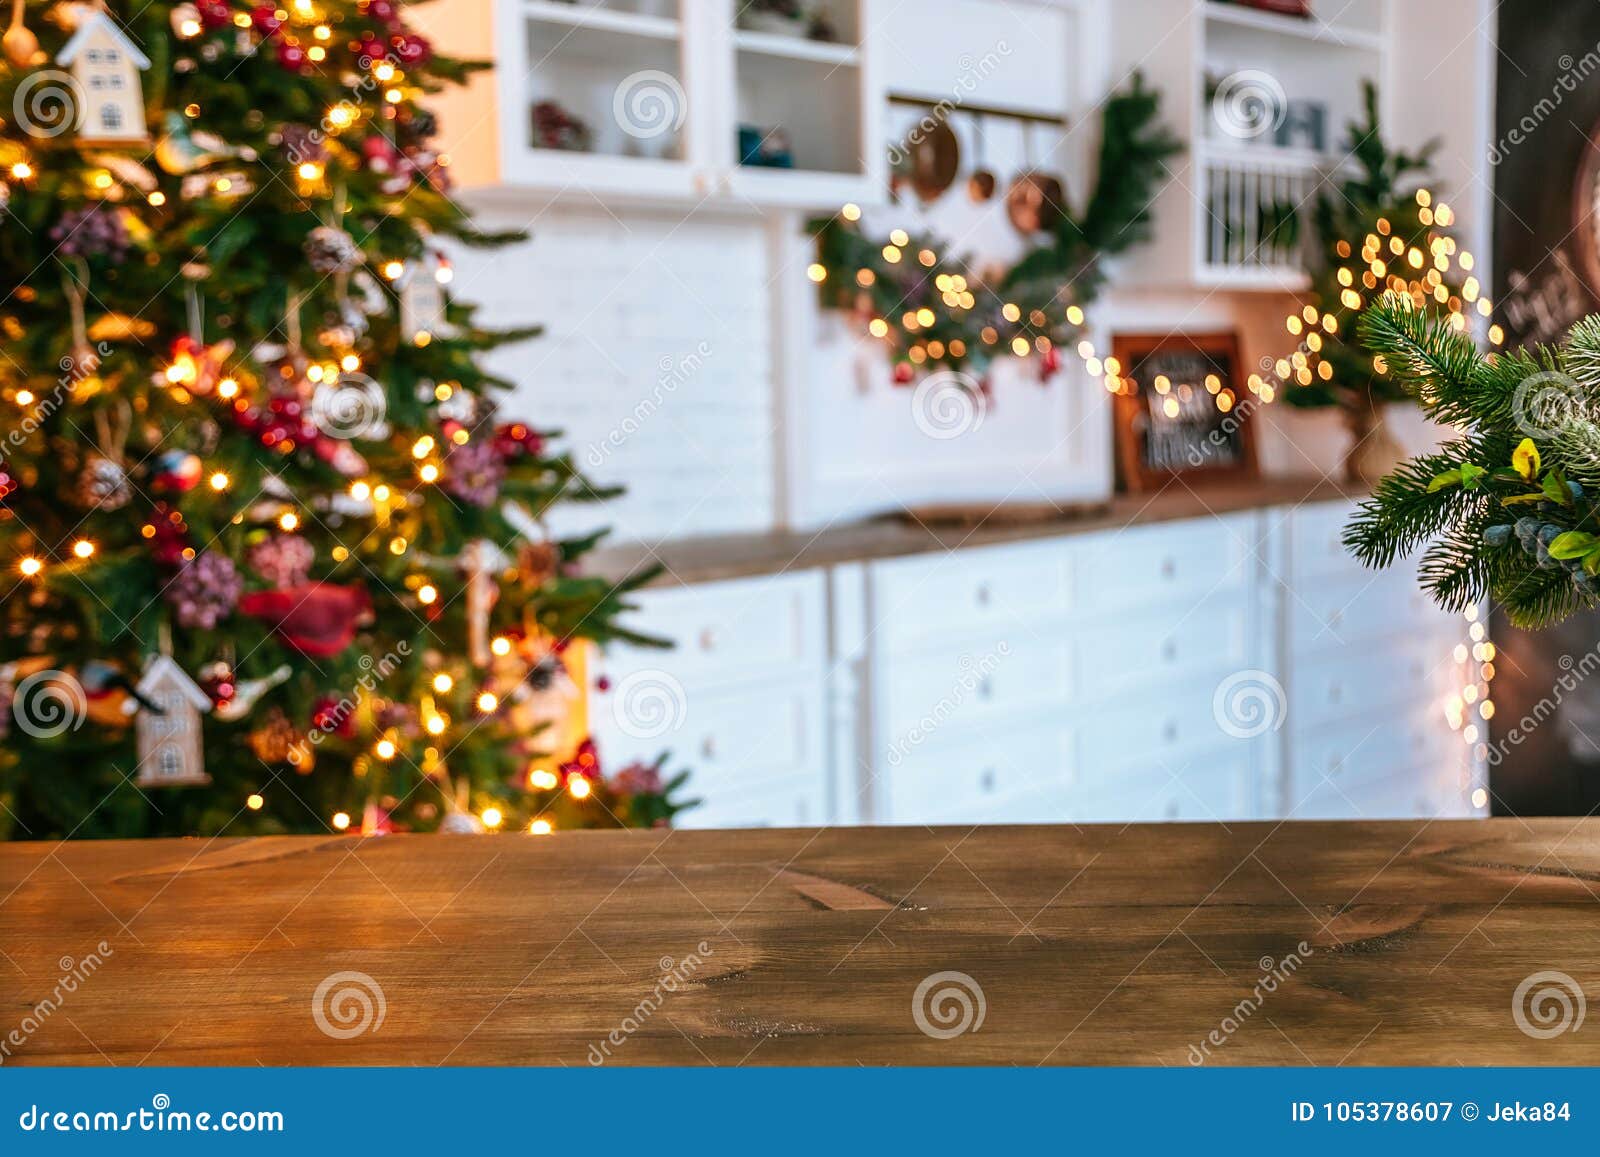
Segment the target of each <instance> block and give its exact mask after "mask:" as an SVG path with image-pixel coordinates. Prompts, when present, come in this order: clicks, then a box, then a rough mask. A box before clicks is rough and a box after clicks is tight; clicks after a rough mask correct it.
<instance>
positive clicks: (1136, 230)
mask: <svg viewBox="0 0 1600 1157" xmlns="http://www.w3.org/2000/svg"><path fill="white" fill-rule="evenodd" d="M1160 101H1161V98H1160V94H1159V93H1156V92H1154V91H1152V90H1150V89H1147V88H1145V86H1144V81H1143V78H1142V77H1141V76H1140V75H1139V74H1138V73H1135V74H1134V75H1133V78H1132V81H1131V82H1130V84H1129V85H1128V86H1127V87H1126V88H1125V89H1122V90H1120V91H1118V92H1116V93H1114V94H1112V96H1111V97H1110V98H1109V99H1108V100H1107V101H1106V103H1105V107H1104V109H1103V111H1102V113H1101V141H1100V156H1099V168H1098V172H1097V175H1096V179H1095V187H1094V191H1093V192H1092V193H1091V195H1090V197H1089V200H1088V203H1087V205H1086V206H1085V207H1084V210H1083V213H1082V214H1081V215H1076V216H1075V215H1074V214H1073V213H1072V212H1071V210H1070V208H1068V207H1066V206H1061V207H1060V210H1061V211H1060V213H1059V220H1058V222H1057V224H1056V226H1055V227H1054V229H1052V230H1051V231H1050V232H1049V233H1047V234H1045V235H1044V236H1043V238H1042V240H1041V242H1040V243H1039V244H1038V245H1036V246H1035V247H1033V248H1031V249H1030V250H1029V251H1028V252H1027V253H1026V254H1025V255H1024V256H1023V257H1022V258H1021V259H1020V260H1019V261H1018V262H1017V263H1016V264H1015V265H1013V266H1012V267H1011V268H1010V269H1008V270H1005V271H1004V272H1003V273H1001V274H1000V275H999V276H997V277H996V276H993V275H990V276H988V277H985V276H984V275H983V274H981V273H980V272H978V270H977V269H976V268H975V267H974V265H973V264H972V263H971V262H970V261H968V260H966V259H956V260H946V261H941V259H940V257H939V253H940V250H941V248H942V247H943V246H942V243H941V242H940V241H939V239H937V238H935V237H932V236H930V235H918V236H912V235H910V234H907V233H906V232H905V231H903V230H899V229H897V230H895V231H893V232H892V233H890V234H889V236H888V237H882V238H873V237H868V236H866V235H865V234H863V232H862V231H861V228H860V220H861V211H860V209H859V208H857V207H856V206H853V205H847V206H845V207H844V208H843V209H842V210H840V212H839V213H837V214H835V215H833V216H831V217H824V218H818V219H816V220H814V221H812V222H811V224H810V226H809V227H810V230H811V232H812V233H813V234H814V235H815V236H816V239H817V259H816V263H815V264H814V265H813V266H812V267H811V271H810V273H811V278H812V280H813V281H815V282H817V283H818V288H819V291H820V293H821V299H822V304H823V306H824V308H833V309H847V310H853V311H855V312H857V313H859V314H861V315H863V316H864V317H865V319H866V325H867V332H868V333H869V334H870V335H871V336H873V337H875V338H879V339H882V340H884V341H885V342H886V343H887V344H888V345H889V347H890V348H891V349H892V350H893V351H894V356H895V380H896V381H897V382H900V383H902V384H904V383H907V382H909V381H911V380H912V379H913V378H914V377H915V376H916V374H917V373H918V372H924V371H929V370H933V369H936V368H940V367H942V368H945V369H948V370H957V371H965V372H967V373H969V374H972V375H974V376H975V377H977V378H978V379H979V380H980V381H982V380H984V379H985V376H986V371H987V367H988V365H989V363H990V361H992V360H993V358H994V357H995V356H997V355H1001V356H1003V355H1012V356H1018V357H1026V356H1030V355H1032V354H1035V353H1037V354H1039V355H1040V371H1041V378H1047V377H1048V376H1049V375H1050V374H1051V373H1053V372H1054V370H1055V369H1056V368H1057V367H1058V366H1059V364H1060V355H1059V353H1058V352H1057V351H1058V349H1059V347H1060V346H1062V345H1064V344H1069V343H1071V342H1073V341H1075V340H1076V339H1077V337H1078V335H1079V333H1080V331H1081V330H1082V328H1083V323H1084V307H1085V306H1087V305H1088V304H1089V303H1090V302H1092V301H1093V300H1094V299H1095V297H1096V296H1097V295H1098V294H1099V292H1100V290H1101V288H1102V287H1103V286H1104V284H1105V280H1106V271H1105V262H1106V259H1107V258H1110V257H1114V256H1116V255H1117V254H1119V253H1123V252H1125V251H1127V250H1128V249H1130V248H1132V247H1133V246H1134V245H1136V244H1138V243H1139V242H1141V241H1144V240H1146V239H1148V237H1149V234H1150V202H1151V200H1152V198H1153V197H1154V195H1155V190H1156V186H1157V184H1158V182H1159V181H1160V180H1161V178H1162V176H1163V175H1164V173H1165V171H1166V163H1167V161H1168V159H1169V158H1171V157H1172V156H1174V155H1176V154H1177V153H1179V152H1181V151H1182V148H1183V146H1182V145H1181V144H1179V142H1178V140H1177V138H1176V137H1174V136H1173V135H1172V133H1171V132H1170V131H1169V130H1168V129H1167V128H1166V127H1165V126H1164V125H1162V124H1161V123H1159V121H1158V120H1157V116H1158V113H1159V111H1160Z"/></svg>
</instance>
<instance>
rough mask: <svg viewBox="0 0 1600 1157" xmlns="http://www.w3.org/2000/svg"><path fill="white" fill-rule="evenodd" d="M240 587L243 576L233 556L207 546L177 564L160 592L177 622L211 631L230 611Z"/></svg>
mask: <svg viewBox="0 0 1600 1157" xmlns="http://www.w3.org/2000/svg"><path fill="white" fill-rule="evenodd" d="M243 589H244V580H243V579H241V578H240V577H239V572H238V570H237V569H236V568H235V567H234V565H233V560H232V559H231V558H229V557H228V556H227V555H225V554H220V553H218V552H216V551H209V550H208V551H205V552H203V553H201V554H198V555H196V556H195V557H194V558H193V559H191V560H189V561H188V562H186V563H184V564H183V566H181V567H179V568H178V573H177V574H176V575H174V576H173V577H172V581H170V582H169V583H167V586H166V590H165V592H164V593H165V596H166V600H167V602H168V603H170V604H171V605H172V607H173V610H174V613H175V617H176V618H177V621H178V625H179V626H181V627H184V628H186V629H188V630H192V631H211V630H215V629H216V627H217V624H218V623H220V622H222V620H223V619H225V618H227V617H228V616H229V615H230V614H232V613H233V610H234V607H236V606H237V605H238V603H239V594H240V592H241V591H242V590H243Z"/></svg>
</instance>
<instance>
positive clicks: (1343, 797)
mask: <svg viewBox="0 0 1600 1157" xmlns="http://www.w3.org/2000/svg"><path fill="white" fill-rule="evenodd" d="M1454 780H1455V774H1454V772H1453V771H1452V770H1441V769H1440V768H1439V767H1437V766H1427V765H1423V766H1420V767H1415V768H1409V769H1407V770H1405V771H1400V772H1396V773H1393V774H1390V775H1387V776H1384V777H1382V778H1380V779H1377V780H1372V781H1370V782H1368V783H1364V784H1344V783H1334V782H1330V781H1324V782H1322V783H1320V784H1318V785H1317V786H1316V787H1314V788H1311V789H1310V790H1308V791H1305V792H1302V793H1299V794H1298V796H1297V797H1295V798H1291V799H1290V800H1289V812H1288V816H1287V818H1289V819H1293V820H1320V819H1366V820H1388V819H1433V818H1435V817H1442V816H1468V815H1471V814H1472V810H1471V808H1470V806H1469V804H1468V801H1467V799H1466V798H1465V794H1464V793H1460V792H1457V791H1456V790H1455V788H1454ZM1458 796H1459V797H1460V798H1457V797H1458Z"/></svg>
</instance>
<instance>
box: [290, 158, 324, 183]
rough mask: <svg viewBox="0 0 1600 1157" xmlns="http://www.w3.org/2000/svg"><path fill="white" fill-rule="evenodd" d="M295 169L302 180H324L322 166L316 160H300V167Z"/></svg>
mask: <svg viewBox="0 0 1600 1157" xmlns="http://www.w3.org/2000/svg"><path fill="white" fill-rule="evenodd" d="M295 171H296V172H297V173H298V174H299V175H300V179H301V180H302V181H320V180H322V166H321V165H319V164H317V162H315V161H302V162H300V167H299V168H298V169H296V170H295Z"/></svg>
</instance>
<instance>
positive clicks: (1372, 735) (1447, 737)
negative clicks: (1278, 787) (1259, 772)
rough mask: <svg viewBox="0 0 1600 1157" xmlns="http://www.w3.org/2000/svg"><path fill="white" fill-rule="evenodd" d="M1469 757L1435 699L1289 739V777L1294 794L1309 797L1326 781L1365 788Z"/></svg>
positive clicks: (1455, 762)
mask: <svg viewBox="0 0 1600 1157" xmlns="http://www.w3.org/2000/svg"><path fill="white" fill-rule="evenodd" d="M1467 754H1468V752H1467V745H1466V743H1465V742H1464V741H1463V740H1462V738H1461V736H1460V734H1459V733H1457V732H1455V731H1452V730H1451V729H1450V724H1449V723H1447V722H1446V721H1445V718H1444V711H1443V709H1442V708H1441V707H1440V706H1439V703H1438V701H1437V700H1435V701H1431V702H1426V703H1418V704H1416V705H1414V706H1412V707H1410V708H1409V709H1405V710H1402V711H1399V712H1397V713H1395V714H1386V715H1361V716H1354V717H1352V718H1349V719H1346V720H1344V721H1343V722H1340V723H1334V724H1331V725H1327V726H1323V727H1319V728H1316V729H1314V730H1312V731H1309V732H1296V733H1295V734H1294V735H1292V736H1291V737H1290V739H1289V745H1288V768H1287V774H1288V780H1289V783H1290V784H1291V785H1293V790H1295V791H1298V792H1299V793H1300V794H1301V795H1304V794H1305V793H1306V792H1307V791H1309V790H1310V789H1311V788H1312V787H1314V786H1316V785H1317V784H1319V783H1321V782H1322V781H1323V780H1324V779H1328V780H1332V781H1333V782H1335V783H1340V784H1343V783H1350V784H1363V783H1367V782H1370V781H1372V780H1377V779H1382V778H1383V777H1385V776H1387V775H1391V774H1393V773H1394V772H1396V771H1398V770H1400V769H1402V768H1407V767H1447V766H1449V767H1453V766H1455V765H1456V764H1458V763H1460V762H1462V761H1464V760H1465V759H1466V757H1467Z"/></svg>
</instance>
